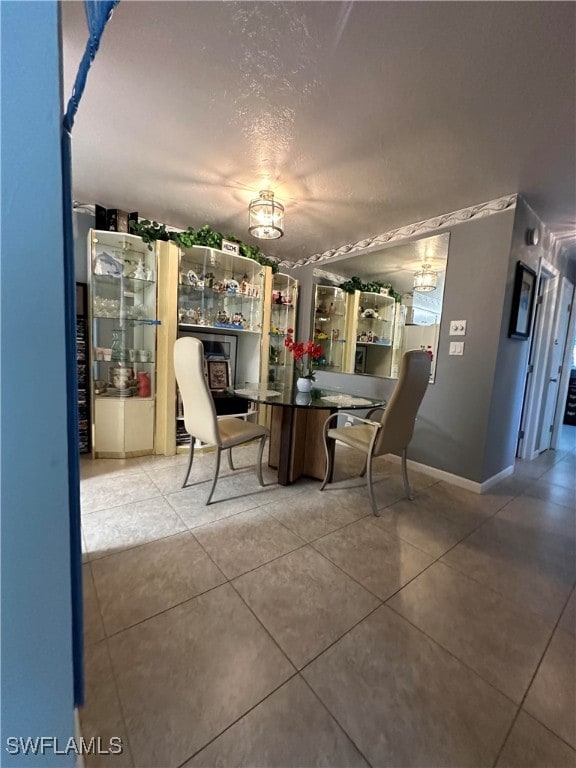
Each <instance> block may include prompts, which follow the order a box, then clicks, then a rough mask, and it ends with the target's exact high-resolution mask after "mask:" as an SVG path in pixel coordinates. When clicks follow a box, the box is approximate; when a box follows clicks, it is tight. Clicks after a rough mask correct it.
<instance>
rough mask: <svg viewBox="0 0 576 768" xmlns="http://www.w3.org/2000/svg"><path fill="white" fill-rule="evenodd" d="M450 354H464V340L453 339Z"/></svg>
mask: <svg viewBox="0 0 576 768" xmlns="http://www.w3.org/2000/svg"><path fill="white" fill-rule="evenodd" d="M448 354H449V355H463V354H464V342H463V341H451V342H450V351H449V352H448Z"/></svg>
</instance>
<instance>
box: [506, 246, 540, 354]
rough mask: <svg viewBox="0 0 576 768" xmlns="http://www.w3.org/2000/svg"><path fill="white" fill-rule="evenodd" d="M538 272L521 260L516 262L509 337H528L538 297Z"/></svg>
mask: <svg viewBox="0 0 576 768" xmlns="http://www.w3.org/2000/svg"><path fill="white" fill-rule="evenodd" d="M536 281H537V275H536V272H535V271H534V270H533V269H531V267H528V266H527V265H526V264H523V263H522V262H521V261H519V262H518V263H517V264H516V275H515V278H514V293H513V294H512V312H511V314H510V327H509V329H508V337H509V338H511V339H527V338H528V337H529V336H530V328H531V325H532V310H533V308H534V299H535V297H536Z"/></svg>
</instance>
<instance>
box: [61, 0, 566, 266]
mask: <svg viewBox="0 0 576 768" xmlns="http://www.w3.org/2000/svg"><path fill="white" fill-rule="evenodd" d="M62 25H63V51H64V95H65V100H67V98H68V96H69V94H70V92H71V88H72V83H73V80H74V77H75V74H76V70H77V68H78V63H79V61H80V58H81V56H82V53H83V50H84V46H85V42H86V38H87V29H86V22H85V19H84V11H83V4H82V3H80V2H65V3H63V11H62ZM575 41H576V4H574V3H572V2H567V3H555V2H478V3H477V2H445V3H436V2H342V3H340V2H272V1H270V0H266V1H265V2H230V3H229V2H134V0H131V1H129V0H122V2H120V5H119V6H118V7H117V8H116V10H115V11H114V15H113V17H112V19H111V20H110V22H109V24H108V26H107V28H106V31H105V33H104V37H103V39H102V42H101V46H100V51H99V53H98V55H97V57H96V61H95V63H94V65H93V67H92V69H91V71H90V73H89V76H88V83H87V87H86V91H85V93H84V97H83V99H82V101H81V103H80V109H79V112H78V115H77V118H76V124H75V126H74V130H73V134H72V136H73V173H74V197H75V199H76V200H78V201H81V202H89V203H93V202H99V203H101V204H104V205H106V206H108V207H118V208H122V209H125V210H138V211H139V213H140V216H145V217H149V218H155V219H157V220H159V221H163V222H165V223H166V224H169V225H173V226H177V227H183V228H184V227H186V226H188V225H191V226H194V227H199V226H201V225H203V224H205V223H208V224H210V226H212V227H213V228H214V229H217V230H220V231H223V232H224V233H229V234H234V235H236V236H237V237H240V238H241V239H243V240H244V241H245V242H247V243H256V244H258V245H260V246H261V247H262V248H263V250H264V252H265V253H267V254H269V255H271V256H276V257H278V258H280V259H288V260H297V259H301V258H305V257H307V256H310V255H312V254H315V253H319V252H322V251H324V250H326V249H328V248H334V247H338V246H340V245H343V244H346V243H351V242H355V241H357V240H360V239H362V238H365V237H368V236H370V235H375V234H378V233H381V232H385V231H388V230H390V229H394V228H397V227H401V226H403V225H406V224H410V223H412V222H416V221H421V220H423V219H427V218H430V217H433V216H435V215H438V214H441V213H447V212H449V211H453V210H457V209H460V208H463V207H466V206H469V205H474V204H477V203H482V202H484V201H487V200H491V199H493V198H497V197H500V196H502V195H506V194H510V193H514V192H519V193H521V194H523V195H524V197H525V198H526V199H527V201H528V203H529V204H530V205H531V207H532V208H533V209H534V211H535V212H536V213H537V214H538V215H539V216H540V218H541V219H542V220H543V221H544V223H545V224H547V226H548V227H549V228H550V229H551V230H552V232H554V233H555V235H556V236H557V237H560V238H562V239H563V242H566V243H567V244H568V245H569V246H571V247H572V246H573V247H574V251H575V253H576V243H575V242H574V238H575V232H576V183H575V168H576V160H575V157H576V154H575V152H576V150H575V141H576V76H575V61H576V42H575ZM264 188H270V189H272V190H273V191H274V192H275V193H276V197H277V198H278V199H279V200H280V201H281V202H283V203H284V204H285V206H286V227H285V228H286V234H285V236H284V237H283V238H281V239H280V240H276V241H257V240H255V239H254V238H252V237H251V236H250V235H249V234H248V232H247V219H248V217H247V205H248V202H249V200H250V199H251V198H253V197H256V196H257V193H258V191H259V190H260V189H264Z"/></svg>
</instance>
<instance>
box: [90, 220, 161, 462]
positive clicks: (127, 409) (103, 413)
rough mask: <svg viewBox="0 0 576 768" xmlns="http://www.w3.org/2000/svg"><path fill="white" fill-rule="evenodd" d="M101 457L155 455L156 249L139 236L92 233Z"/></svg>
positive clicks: (95, 420) (96, 427)
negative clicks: (151, 247) (150, 248)
mask: <svg viewBox="0 0 576 768" xmlns="http://www.w3.org/2000/svg"><path fill="white" fill-rule="evenodd" d="M88 252H89V260H90V263H89V274H90V284H89V288H90V301H89V305H90V324H91V331H92V333H91V336H92V344H91V354H90V370H91V374H92V375H91V377H90V378H91V385H92V404H93V408H92V437H93V440H92V445H93V455H94V456H100V457H118V458H122V457H127V456H138V455H144V454H146V453H152V452H153V449H154V407H155V379H156V376H155V374H156V365H155V359H156V326H157V325H158V323H159V321H158V320H157V315H156V301H157V296H156V272H157V260H156V251H151V250H149V249H148V246H147V245H146V244H145V243H144V242H143V241H142V240H141V238H139V237H135V236H134V235H128V234H124V233H117V232H100V231H97V230H91V231H90V233H89V235H88Z"/></svg>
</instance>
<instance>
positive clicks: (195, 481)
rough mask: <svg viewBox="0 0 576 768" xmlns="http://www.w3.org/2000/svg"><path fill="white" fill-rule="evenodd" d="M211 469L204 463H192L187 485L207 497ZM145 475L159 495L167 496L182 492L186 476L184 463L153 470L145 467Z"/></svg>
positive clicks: (211, 475)
mask: <svg viewBox="0 0 576 768" xmlns="http://www.w3.org/2000/svg"><path fill="white" fill-rule="evenodd" d="M213 472H214V470H213V467H211V466H209V465H208V464H207V463H206V462H204V461H198V462H196V461H194V464H193V467H192V471H191V473H190V477H189V478H188V482H187V485H189V486H191V487H192V488H195V489H196V490H197V492H199V493H201V494H202V493H205V494H206V496H208V490H209V487H210V486H209V482H208V481H209V480H211V479H212V478H213V477H214V475H213ZM146 473H147V475H148V477H149V478H150V480H152V482H153V483H154V485H155V486H156V487H157V488H158V490H159V491H160V493H163V494H164V495H167V494H169V493H178V491H181V490H182V483H183V482H184V476H185V474H186V462H183V463H180V464H173V465H171V466H165V467H161V468H159V469H153V468H150V467H146Z"/></svg>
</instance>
